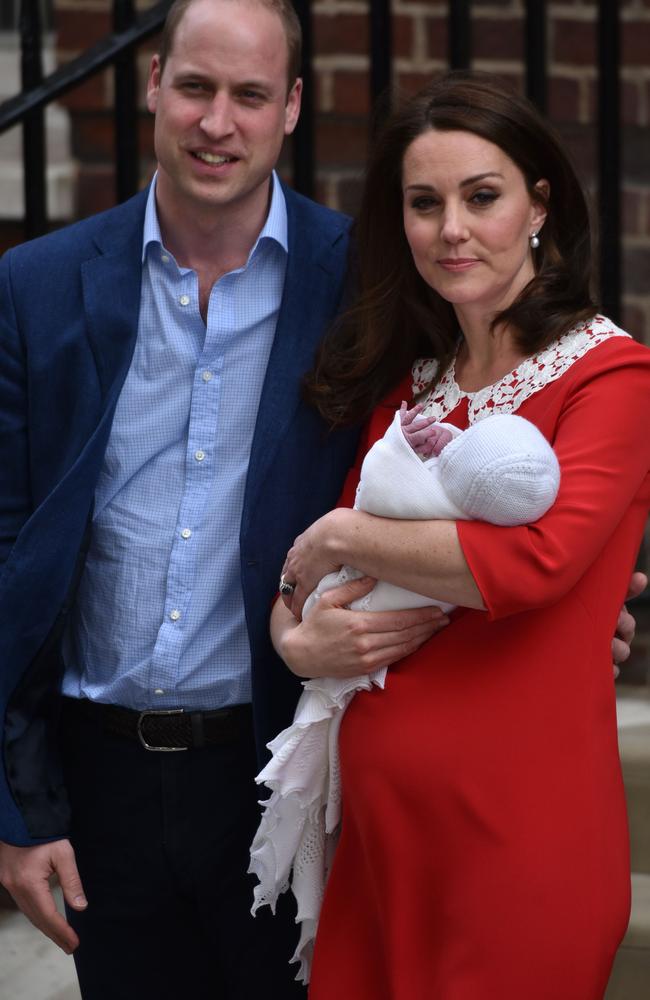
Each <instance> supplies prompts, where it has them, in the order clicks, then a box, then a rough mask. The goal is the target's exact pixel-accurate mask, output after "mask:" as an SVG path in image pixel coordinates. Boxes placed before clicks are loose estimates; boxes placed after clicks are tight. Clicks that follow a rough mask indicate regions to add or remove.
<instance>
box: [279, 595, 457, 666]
mask: <svg viewBox="0 0 650 1000" xmlns="http://www.w3.org/2000/svg"><path fill="white" fill-rule="evenodd" d="M374 585H375V580H371V579H370V578H368V577H362V578H361V579H360V580H352V581H350V582H349V583H344V584H342V585H341V586H340V587H334V588H332V590H327V591H325V593H324V594H322V595H321V597H320V598H319V600H318V601H317V602H316V604H315V605H314V607H313V608H312V610H311V612H310V613H309V615H308V617H307V618H306V619H305V620H304V621H303V622H301V623H297V622H296V620H295V619H294V618H292V617H291V616H290V615H289V613H288V612H287V611H286V609H284V608H282V607H280V608H278V609H274V617H275V622H276V624H275V626H273V627H272V631H273V633H274V641H275V642H276V649H277V651H278V653H279V654H280V656H281V657H282V659H283V660H284V661H285V663H286V664H287V666H288V667H289V669H290V670H291V671H292V672H293V673H294V674H297V675H298V676H299V677H304V678H307V677H339V678H347V677H357V676H359V675H361V674H369V673H372V672H373V671H374V670H378V669H379V668H380V667H387V666H390V664H391V663H395V662H396V661H397V660H401V659H402V658H403V657H405V656H408V655H409V654H410V653H413V652H415V650H416V649H419V647H420V646H421V645H422V643H423V642H426V641H427V639H430V638H431V636H432V635H434V634H435V633H436V632H438V631H439V630H440V629H441V628H442V627H443V626H444V625H446V624H447V623H448V621H449V619H448V618H447V617H446V615H444V614H443V613H442V611H441V610H440V608H438V607H434V606H431V607H425V608H411V609H409V610H406V611H348V610H347V607H346V605H348V604H350V603H351V602H352V601H354V600H357V599H358V598H360V597H363V596H364V595H365V594H367V593H368V592H369V591H370V590H372V588H373V586H374ZM280 618H282V623H280V621H279V619H280Z"/></svg>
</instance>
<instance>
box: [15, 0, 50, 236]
mask: <svg viewBox="0 0 650 1000" xmlns="http://www.w3.org/2000/svg"><path fill="white" fill-rule="evenodd" d="M39 8H40V3H39V0H21V5H20V76H21V83H22V88H23V90H30V89H31V88H32V87H37V86H38V85H39V83H41V81H42V79H43V62H42V56H41V44H42V39H41V15H40V9H39ZM46 167H47V164H46V149H45V112H44V110H43V108H38V109H36V110H35V111H30V112H29V113H28V114H26V115H25V118H24V121H23V184H24V192H25V237H26V239H33V237H35V236H40V235H42V234H43V233H44V232H45V230H46V228H47V218H46V196H45V176H46V174H45V172H46Z"/></svg>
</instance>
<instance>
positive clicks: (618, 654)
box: [612, 573, 648, 677]
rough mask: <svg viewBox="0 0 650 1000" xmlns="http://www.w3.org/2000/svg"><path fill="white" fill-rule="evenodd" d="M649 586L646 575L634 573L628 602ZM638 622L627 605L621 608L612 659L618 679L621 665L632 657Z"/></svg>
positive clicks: (613, 642)
mask: <svg viewBox="0 0 650 1000" xmlns="http://www.w3.org/2000/svg"><path fill="white" fill-rule="evenodd" d="M647 586H648V577H647V576H646V575H645V573H633V574H632V578H631V580H630V586H629V588H628V592H627V595H626V597H627V600H631V598H633V597H638V596H639V594H641V593H643V591H644V590H645V588H646V587H647ZM635 629H636V620H635V618H634V617H633V616H632V615H631V614H630V612H629V611H628V610H627V608H626V607H625V605H623V607H622V608H621V613H620V615H619V616H618V621H617V623H616V635H615V636H614V638H613V639H612V659H613V660H614V677H618V675H619V669H618V665H619V664H620V663H625V661H626V660H627V658H628V656H629V655H630V646H631V644H632V640H633V639H634V632H635Z"/></svg>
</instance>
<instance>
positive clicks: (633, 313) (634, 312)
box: [622, 303, 647, 343]
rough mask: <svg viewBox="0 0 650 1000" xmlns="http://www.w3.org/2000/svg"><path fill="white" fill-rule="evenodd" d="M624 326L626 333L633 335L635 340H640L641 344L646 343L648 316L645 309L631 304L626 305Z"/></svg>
mask: <svg viewBox="0 0 650 1000" xmlns="http://www.w3.org/2000/svg"><path fill="white" fill-rule="evenodd" d="M622 326H623V329H624V330H625V331H626V333H631V334H632V336H633V337H634V338H635V340H640V341H641V343H645V342H646V340H645V335H646V333H647V330H646V315H645V312H644V311H643V309H639V308H638V306H634V305H630V303H624V304H623V321H622Z"/></svg>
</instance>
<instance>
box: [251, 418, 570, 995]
mask: <svg viewBox="0 0 650 1000" xmlns="http://www.w3.org/2000/svg"><path fill="white" fill-rule="evenodd" d="M420 414H421V407H420V406H419V405H416V406H414V407H413V408H412V409H409V408H408V407H407V405H406V403H402V405H401V408H400V409H399V410H398V411H397V413H396V414H395V417H394V419H393V422H392V423H391V425H390V427H389V428H388V430H387V431H386V434H385V435H384V437H383V438H381V439H380V440H379V441H377V442H376V443H375V444H374V445H373V447H372V448H371V449H370V451H369V452H368V454H367V455H366V457H365V459H364V462H363V465H362V468H361V478H360V481H359V486H358V489H357V495H356V498H355V504H354V505H355V508H357V509H359V510H364V511H367V512H368V513H370V514H375V515H377V516H380V517H397V518H413V519H418V518H419V519H432V518H438V519H446V520H459V519H465V520H466V519H470V518H471V519H480V520H483V521H490V522H492V523H493V524H502V525H515V524H526V523H530V522H532V521H536V520H537V519H538V518H539V517H541V516H542V514H544V513H545V512H546V510H548V508H549V507H550V506H551V504H552V503H553V501H554V500H555V497H556V495H557V491H558V488H559V482H560V470H559V465H558V462H557V458H556V457H555V453H554V452H553V450H552V448H551V446H550V445H549V444H548V442H547V441H546V439H545V438H544V436H543V435H542V434H541V433H540V431H539V430H538V429H537V428H536V427H535V426H534V425H533V424H531V423H529V422H528V421H527V420H524V419H522V418H521V417H517V416H514V415H512V414H499V415H493V416H489V417H486V418H485V419H483V420H481V421H479V422H478V423H475V424H473V425H472V426H471V427H469V428H468V429H467V430H464V431H460V430H459V429H458V428H457V427H454V426H453V425H452V424H444V423H436V422H435V421H434V420H433V419H431V418H423V417H421V416H420ZM361 575H362V574H361V573H360V572H359V571H358V570H356V569H353V568H352V567H349V566H344V567H342V569H341V570H340V571H339V572H338V573H330V574H328V575H327V576H326V577H324V578H323V579H322V580H321V581H320V583H319V584H318V586H317V588H316V590H315V591H314V592H313V593H312V594H310V595H309V597H308V598H307V601H306V602H305V606H304V608H303V617H306V616H307V615H309V614H310V613H311V611H312V610H313V608H314V605H315V604H316V602H317V601H318V600H319V598H320V597H321V595H322V594H323V593H325V591H327V590H330V589H331V588H332V587H337V586H339V585H340V584H342V583H345V582H346V581H347V580H351V579H355V578H357V577H360V576H361ZM430 604H439V605H440V607H442V608H443V610H444V611H450V610H452V607H453V606H452V605H450V604H445V603H444V602H441V601H435V600H434V599H433V598H431V597H427V596H424V595H422V594H415V593H413V592H412V591H409V590H406V589H404V588H403V587H397V586H395V585H394V584H392V583H387V582H386V581H384V580H379V581H378V582H377V583H376V584H375V586H374V588H373V589H372V590H371V591H370V593H369V594H367V595H365V596H364V597H362V598H360V599H359V600H356V601H353V602H352V604H350V608H351V609H352V610H365V611H386V610H396V609H399V608H412V607H423V606H425V605H430ZM386 673H387V668H386V667H384V668H382V669H380V670H377V671H375V672H374V673H373V674H370V675H367V676H366V675H364V676H362V677H352V678H348V679H345V680H340V679H338V678H337V679H335V678H331V677H318V678H313V679H312V680H309V681H306V682H305V683H304V685H303V686H304V691H303V694H302V696H301V698H300V701H299V702H298V707H297V709H296V713H295V716H294V721H293V724H292V725H291V726H290V727H289V728H288V729H285V730H284V731H283V732H282V733H280V735H279V736H277V737H276V738H275V739H274V740H273V741H272V742H271V743H269V749H270V750H271V751H272V752H273V758H272V760H271V761H270V762H269V763H268V764H267V766H266V767H265V768H264V770H263V771H262V772H261V773H260V774H259V775H258V776H257V779H256V780H257V782H258V784H261V783H264V784H265V785H266V786H267V787H268V788H270V789H271V792H272V794H271V797H270V798H269V799H268V800H267V801H266V802H264V803H262V805H263V807H264V812H263V815H262V821H261V823H260V826H259V829H258V831H257V833H256V835H255V839H254V841H253V844H252V846H251V864H250V868H249V871H251V872H253V873H254V874H255V875H257V878H258V880H259V885H258V886H256V888H255V902H254V904H253V912H255V910H256V909H257V908H258V907H259V906H263V905H265V904H268V905H270V906H271V908H272V909H274V908H275V902H276V900H277V898H278V895H279V894H280V893H281V892H284V890H285V889H286V888H288V886H289V881H290V876H291V888H292V891H293V894H294V896H295V898H296V901H297V904H298V914H297V918H296V919H297V921H298V922H299V923H300V925H301V930H300V940H299V943H298V947H297V948H296V952H295V954H294V956H293V959H292V961H297V962H299V963H300V970H299V973H298V977H297V978H301V979H302V980H303V981H304V982H307V981H308V979H309V968H310V964H311V954H312V949H313V940H314V937H315V934H316V927H317V924H318V914H319V912H320V904H321V900H322V896H323V891H324V888H325V881H326V879H327V873H328V871H329V866H330V863H331V859H332V856H333V853H334V849H335V846H336V839H337V834H338V827H339V822H340V806H341V788H340V773H339V761H338V733H339V728H340V725H341V720H342V718H343V713H344V712H345V709H346V708H347V706H348V705H349V703H350V701H351V700H352V698H353V697H354V695H355V693H356V692H357V691H362V690H366V691H368V690H370V689H371V687H372V686H373V684H374V685H376V686H377V687H380V688H383V687H384V682H385V679H386Z"/></svg>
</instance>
